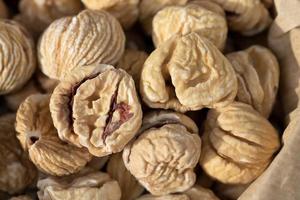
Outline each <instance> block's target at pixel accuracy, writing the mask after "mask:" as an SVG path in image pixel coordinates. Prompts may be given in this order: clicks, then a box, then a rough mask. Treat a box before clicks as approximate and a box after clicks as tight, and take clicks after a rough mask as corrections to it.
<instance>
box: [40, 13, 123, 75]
mask: <svg viewBox="0 0 300 200" xmlns="http://www.w3.org/2000/svg"><path fill="white" fill-rule="evenodd" d="M124 48H125V35H124V32H123V30H122V27H121V25H120V24H119V22H118V21H117V20H116V19H115V18H114V17H113V16H111V15H110V14H109V13H107V12H105V11H92V10H84V11H82V12H80V13H79V14H78V15H77V16H74V17H64V18H61V19H58V20H56V21H54V22H53V23H52V24H51V25H50V26H49V27H48V28H47V29H46V31H45V32H44V33H43V35H42V37H41V40H40V43H39V47H38V49H39V61H40V64H41V70H42V72H43V73H44V74H46V75H47V76H49V77H50V78H53V79H63V78H64V77H65V76H66V74H67V73H69V72H70V71H71V70H72V69H74V68H75V67H77V66H85V65H91V64H99V63H103V64H116V63H117V62H118V60H119V59H120V58H121V56H122V55H123V52H124Z"/></svg>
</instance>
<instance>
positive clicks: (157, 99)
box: [140, 32, 238, 112]
mask: <svg viewBox="0 0 300 200" xmlns="http://www.w3.org/2000/svg"><path fill="white" fill-rule="evenodd" d="M237 85H238V84H237V78H236V75H235V72H234V69H233V67H232V65H231V64H230V62H229V61H228V60H227V59H226V58H225V56H223V54H222V53H221V52H220V51H219V50H218V49H217V48H216V47H215V46H214V45H213V44H212V43H211V42H209V41H208V40H207V39H205V38H204V37H202V36H200V35H199V34H197V33H195V32H194V33H190V34H187V35H185V36H175V37H173V38H172V39H170V40H168V41H166V42H165V43H163V44H161V45H160V46H159V47H158V48H157V49H156V50H154V51H153V52H152V53H151V54H150V56H149V57H148V58H147V60H146V62H145V63H144V66H143V70H142V74H141V82H140V93H141V96H142V99H143V101H144V102H145V103H146V104H147V105H148V106H149V107H151V108H163V109H173V110H176V111H179V112H186V111H189V110H200V109H202V108H203V107H207V108H216V107H222V106H226V105H228V104H230V103H231V102H232V101H233V99H234V98H235V96H236V93H237Z"/></svg>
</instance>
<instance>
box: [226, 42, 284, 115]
mask: <svg viewBox="0 0 300 200" xmlns="http://www.w3.org/2000/svg"><path fill="white" fill-rule="evenodd" d="M227 58H228V60H229V61H230V62H231V64H232V66H233V68H234V70H235V72H236V74H237V79H238V93H237V96H236V100H237V101H239V102H243V103H246V104H249V105H251V106H252V107H253V108H254V109H256V110H257V111H258V112H260V113H261V114H262V115H263V116H265V117H266V118H268V117H269V115H270V113H271V111H272V108H273V105H274V103H275V99H276V95H277V90H278V87H279V65H278V62H277V59H276V57H275V56H274V55H273V53H272V52H271V51H270V50H269V49H267V48H265V47H263V46H258V45H254V46H251V47H249V48H248V49H245V50H243V51H238V52H233V53H230V54H228V55H227Z"/></svg>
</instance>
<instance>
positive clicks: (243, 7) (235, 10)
mask: <svg viewBox="0 0 300 200" xmlns="http://www.w3.org/2000/svg"><path fill="white" fill-rule="evenodd" d="M213 2H215V3H218V4H219V5H221V6H222V7H223V8H224V10H225V11H226V12H227V15H226V17H227V20H228V25H229V29H231V30H233V31H238V32H241V33H242V34H244V35H248V36H251V35H255V34H257V33H259V32H262V31H263V30H265V29H266V28H267V27H268V26H269V25H270V24H271V22H272V20H271V17H270V14H269V11H268V10H267V9H266V8H265V6H264V4H263V3H262V2H261V1H260V0H213Z"/></svg>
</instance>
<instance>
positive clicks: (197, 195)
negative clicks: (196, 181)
mask: <svg viewBox="0 0 300 200" xmlns="http://www.w3.org/2000/svg"><path fill="white" fill-rule="evenodd" d="M202 199H204V200H219V198H218V197H216V196H215V194H214V193H213V192H212V191H211V190H209V189H206V188H203V187H201V186H198V185H195V186H194V187H192V188H191V189H189V190H187V191H185V192H184V193H183V194H171V195H164V196H153V195H150V194H147V195H143V196H141V197H140V198H138V199H137V200H202Z"/></svg>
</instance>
